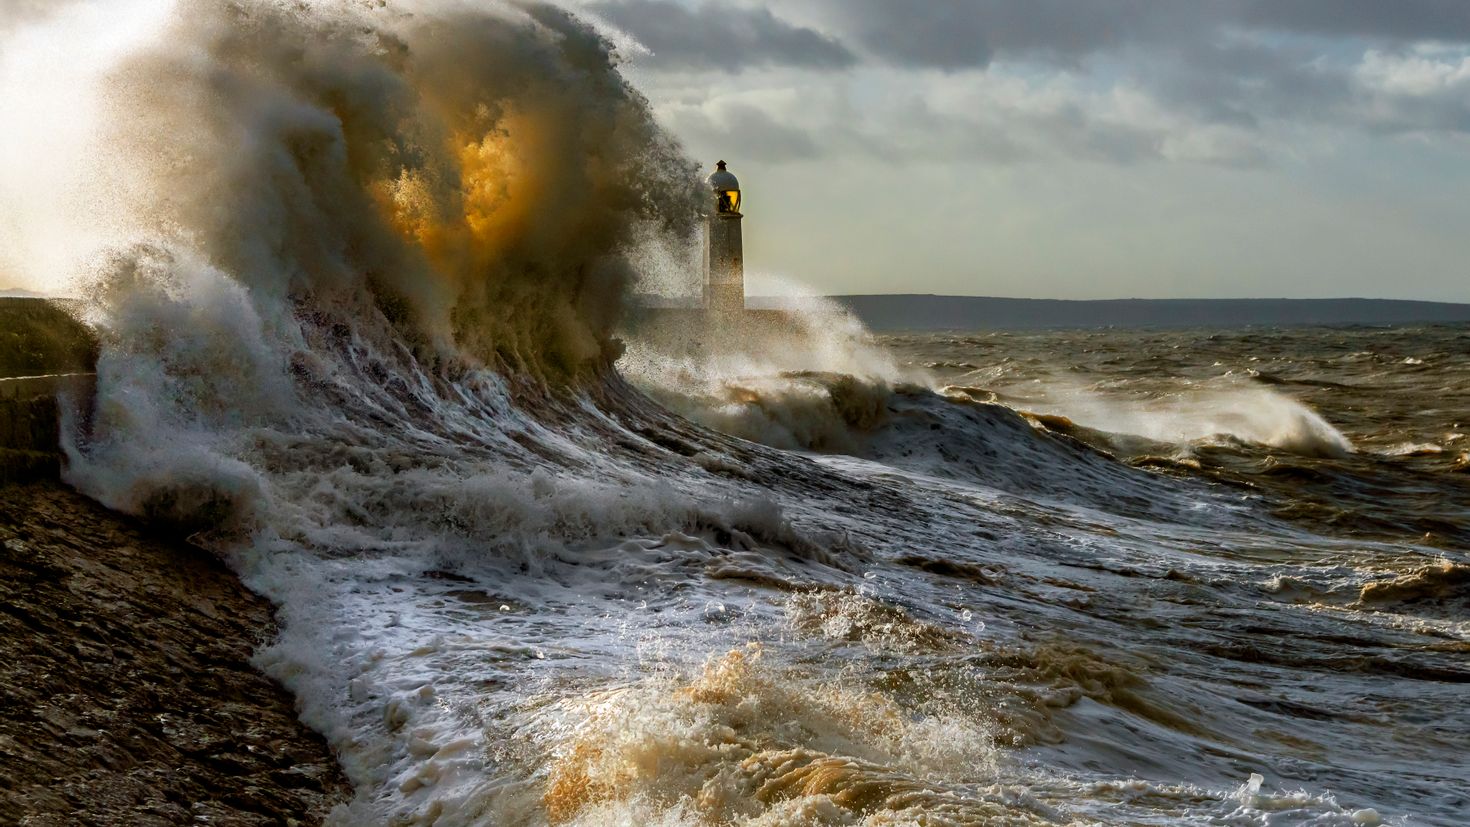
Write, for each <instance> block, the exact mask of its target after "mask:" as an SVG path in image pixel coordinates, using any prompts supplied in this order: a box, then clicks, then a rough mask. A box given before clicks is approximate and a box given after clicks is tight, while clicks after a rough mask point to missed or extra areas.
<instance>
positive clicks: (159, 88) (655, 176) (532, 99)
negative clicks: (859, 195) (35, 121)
mask: <svg viewBox="0 0 1470 827" xmlns="http://www.w3.org/2000/svg"><path fill="white" fill-rule="evenodd" d="M450 9H451V10H450V11H442V10H440V9H439V8H435V7H423V8H417V7H408V8H407V10H405V5H404V4H395V6H394V7H392V9H378V10H373V11H363V10H361V8H360V7H358V6H356V5H355V4H347V3H342V4H320V5H314V6H310V7H304V8H290V7H287V6H284V5H277V4H274V3H267V2H259V3H256V2H237V3H228V4H221V5H218V6H215V5H212V4H199V5H192V4H190V5H186V6H181V7H179V8H178V9H176V10H175V11H174V13H173V15H172V17H171V19H170V20H169V22H168V24H167V30H166V31H164V32H161V33H160V35H159V36H158V37H157V39H156V41H155V42H154V43H152V44H151V45H149V46H147V47H146V48H144V49H143V50H142V51H141V52H140V53H137V54H133V55H132V56H130V57H128V58H126V59H125V60H124V61H122V63H121V64H120V65H119V66H117V67H115V68H114V69H113V70H112V71H111V73H110V74H109V76H108V78H107V80H106V87H107V94H106V98H105V111H104V112H103V114H102V117H101V119H100V120H101V123H102V129H101V139H100V140H99V141H98V144H99V145H100V146H105V147H107V148H108V149H107V151H106V161H105V163H104V164H102V165H100V166H101V167H102V168H101V169H100V170H96V171H94V174H100V175H101V177H102V180H100V181H93V182H89V183H88V184H86V186H92V187H93V192H91V193H89V194H90V195H93V196H98V197H99V200H100V201H102V202H103V203H105V205H106V207H105V213H106V216H107V222H106V223H107V225H108V226H109V227H110V228H112V238H111V239H110V240H111V241H113V242H114V249H116V248H117V247H124V248H125V247H127V246H129V245H132V244H138V243H141V242H147V243H148V246H147V247H144V248H137V249H135V251H134V252H131V253H130V252H127V251H126V250H124V251H123V252H119V253H115V254H114V255H113V257H112V259H111V260H110V261H109V262H106V263H104V264H103V265H102V267H101V272H100V273H98V274H97V276H98V280H99V281H100V282H101V284H102V289H103V291H104V298H105V297H106V295H107V293H106V291H107V289H108V286H109V284H110V283H114V282H116V281H118V280H119V279H125V278H129V277H136V276H137V275H139V274H140V273H145V274H148V275H154V274H157V273H158V271H160V270H161V271H163V274H165V275H163V277H164V278H172V279H175V280H197V279H210V278H218V277H220V276H221V275H222V276H224V277H226V278H228V279H229V280H230V281H232V282H234V283H236V284H238V285H241V286H242V287H244V288H245V289H246V290H247V291H248V298H249V301H250V302H251V303H252V305H253V306H254V307H255V308H256V309H257V311H258V312H260V313H261V315H262V322H263V323H264V324H265V325H266V326H267V327H268V328H269V331H268V332H269V334H270V335H272V336H275V337H277V338H278V339H290V338H299V337H297V335H296V334H295V333H294V332H293V328H295V327H296V326H297V324H298V318H302V317H304V319H305V320H307V321H314V320H316V318H317V317H318V316H319V315H326V316H329V317H330V316H337V317H345V320H346V321H350V322H352V323H354V324H357V323H359V321H360V320H369V319H374V318H377V319H378V320H379V321H380V322H381V321H387V322H389V323H390V324H391V325H392V329H393V332H394V333H395V334H396V335H398V336H401V337H402V338H403V340H404V342H405V343H407V344H409V345H410V346H411V347H412V348H413V349H414V351H415V354H416V355H418V356H420V357H423V358H425V360H426V362H428V363H430V364H433V363H435V362H436V361H438V360H445V359H448V360H454V359H467V360H469V361H470V362H471V363H480V364H488V365H491V366H503V367H507V368H510V369H513V370H516V371H522V372H531V373H537V374H552V375H564V374H577V373H582V372H585V371H587V370H588V369H589V368H595V366H597V365H599V364H605V363H607V362H608V361H610V357H611V356H612V355H614V354H613V352H612V345H611V340H610V336H609V332H610V330H611V326H612V324H613V322H614V321H615V320H616V316H617V313H618V308H619V306H620V301H621V296H622V294H623V292H624V288H625V287H626V285H627V282H628V280H629V278H630V269H629V266H628V264H627V261H626V260H625V258H624V256H623V253H624V252H625V250H623V249H622V246H623V245H624V244H625V243H626V240H627V239H628V238H630V237H631V236H632V234H633V233H632V229H633V227H634V226H635V225H639V224H643V223H653V224H656V225H659V226H662V227H664V228H666V229H673V228H675V227H676V225H680V226H682V225H686V224H687V223H688V222H687V219H688V216H689V215H691V214H692V207H691V205H692V203H693V202H692V201H690V200H689V199H690V197H691V193H692V191H691V189H690V188H689V186H687V185H686V184H684V182H685V181H686V180H691V179H692V177H693V176H692V174H690V167H689V166H688V165H687V164H686V163H685V162H684V161H683V160H682V158H680V157H679V155H678V152H677V149H676V148H675V147H674V146H673V145H672V143H671V142H670V141H668V140H667V139H665V138H664V137H663V136H662V135H661V134H660V133H659V131H658V129H657V127H656V126H655V125H654V123H653V121H652V118H651V116H650V114H649V112H648V110H647V106H646V104H645V102H644V101H643V100H642V99H641V98H640V97H639V96H638V95H637V94H636V93H635V92H633V91H632V90H631V89H630V88H629V87H628V86H627V85H626V84H625V83H624V82H623V80H622V79H621V77H620V76H619V75H618V74H617V72H616V71H615V70H614V69H613V68H612V62H611V57H610V54H609V48H610V47H609V46H608V44H607V43H606V42H605V41H603V40H602V39H601V38H600V37H598V36H597V35H596V34H595V33H593V32H592V31H590V30H589V29H587V28H586V27H584V26H583V25H582V24H581V23H579V22H578V21H576V20H575V19H574V18H572V17H570V16H569V15H567V14H566V13H565V12H562V11H560V10H557V9H555V8H552V7H549V6H544V5H540V4H531V3H527V4H504V5H497V6H492V7H490V8H489V9H488V10H483V11H479V12H471V11H468V10H462V11H455V10H453V9H454V7H450ZM88 218H91V216H89V217H88ZM139 259H146V260H147V266H145V267H132V266H130V263H131V262H132V261H137V260H139ZM201 265H207V266H208V267H210V268H213V269H214V270H215V272H214V273H211V274H207V275H204V274H200V273H199V270H200V269H201ZM124 289H127V288H126V287H125V288H124ZM342 320H344V319H343V318H334V319H330V321H342ZM359 332H364V333H366V332H367V331H359ZM289 344H290V345H291V346H299V344H300V343H299V342H290V343H289Z"/></svg>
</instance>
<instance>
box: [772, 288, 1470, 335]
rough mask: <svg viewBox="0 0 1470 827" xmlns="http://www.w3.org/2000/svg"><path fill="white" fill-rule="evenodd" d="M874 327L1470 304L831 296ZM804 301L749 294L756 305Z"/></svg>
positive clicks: (1366, 313)
mask: <svg viewBox="0 0 1470 827" xmlns="http://www.w3.org/2000/svg"><path fill="white" fill-rule="evenodd" d="M826 300H827V301H831V302H834V303H836V304H838V305H840V306H842V307H845V308H847V309H848V310H849V311H850V312H851V313H852V314H853V315H854V316H856V317H857V318H858V319H860V320H862V322H863V324H865V325H866V326H867V327H868V329H869V330H873V331H878V332H882V331H895V330H992V329H993V330H1038V329H1046V328H1093V327H1243V326H1253V325H1256V326H1272V327H1279V326H1291V325H1339V324H1342V325H1346V324H1366V325H1385V324H1414V323H1444V322H1470V304H1453V303H1449V302H1427V301H1406V300H1397V299H1106V300H1083V301H1072V300H1063V299H1008V298H995V297H989V296H936V295H921V294H894V295H849V296H828V297H827V299H826ZM801 302H802V300H801V299H787V298H780V297H754V296H753V297H751V298H750V300H749V301H748V305H749V306H750V307H752V308H771V309H778V308H786V307H797V306H800V303H801Z"/></svg>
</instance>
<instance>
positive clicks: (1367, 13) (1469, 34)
mask: <svg viewBox="0 0 1470 827" xmlns="http://www.w3.org/2000/svg"><path fill="white" fill-rule="evenodd" d="M1238 20H1239V22H1240V23H1241V24H1243V25H1247V26H1258V27H1261V28H1266V29H1278V30H1284V31H1292V32H1296V33H1300V34H1312V35H1323V36H1340V37H1342V36H1345V37H1361V38H1368V39H1374V40H1442V41H1451V42H1466V41H1470V3H1467V2H1465V0H1289V2H1283V1H1282V0H1251V2H1248V3H1246V4H1245V5H1244V7H1243V8H1242V9H1240V12H1239V15H1238Z"/></svg>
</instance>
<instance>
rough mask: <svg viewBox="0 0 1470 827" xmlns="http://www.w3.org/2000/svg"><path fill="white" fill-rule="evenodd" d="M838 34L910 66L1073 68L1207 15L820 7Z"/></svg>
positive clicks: (833, 0) (1053, 8) (1152, 9)
mask: <svg viewBox="0 0 1470 827" xmlns="http://www.w3.org/2000/svg"><path fill="white" fill-rule="evenodd" d="M813 5H814V6H815V7H816V9H818V10H819V13H820V14H821V15H822V17H823V18H824V19H827V20H829V21H830V22H831V24H832V26H833V27H834V28H836V29H837V30H839V31H841V32H843V33H845V34H847V35H848V36H850V37H852V38H853V40H854V41H855V42H856V43H859V44H861V45H862V47H863V48H864V49H865V50H866V51H868V52H869V53H871V54H872V55H873V56H875V57H877V58H879V59H881V60H885V61H888V62H891V63H895V64H899V65H903V66H916V67H933V68H940V69H950V70H955V69H966V68H973V67H980V66H985V65H987V64H988V63H990V61H991V60H993V59H995V58H997V57H1002V56H1037V57H1042V58H1045V59H1051V60H1056V61H1059V62H1064V63H1070V62H1073V61H1075V60H1077V59H1078V58H1080V57H1083V56H1086V55H1089V54H1092V53H1095V52H1099V51H1105V50H1109V49H1116V48H1120V47H1122V46H1125V45H1127V44H1129V43H1132V42H1135V41H1141V40H1150V39H1160V38H1164V37H1167V36H1169V35H1171V33H1177V32H1178V31H1180V30H1182V29H1184V28H1186V27H1187V26H1188V25H1190V24H1191V23H1192V22H1195V21H1197V20H1198V19H1199V18H1200V16H1201V14H1202V11H1203V9H1204V8H1205V7H1201V6H1198V5H1197V4H1194V3H1178V2H1164V0H1103V1H1099V2H1086V3H1078V2H1074V1H1073V0H1026V2H985V0H978V1H977V0H924V2H916V3H893V2H888V0H814V3H813Z"/></svg>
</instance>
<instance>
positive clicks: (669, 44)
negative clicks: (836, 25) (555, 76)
mask: <svg viewBox="0 0 1470 827" xmlns="http://www.w3.org/2000/svg"><path fill="white" fill-rule="evenodd" d="M588 8H589V9H590V10H591V11H593V12H595V13H596V14H598V15H600V16H602V17H603V18H605V19H607V20H608V21H609V22H611V23H613V24H614V25H616V26H618V27H619V28H622V29H625V30H627V31H628V33H630V34H632V35H633V36H634V37H636V38H637V39H638V40H639V42H640V43H642V44H643V45H644V46H646V47H648V48H649V50H651V51H652V52H653V59H652V60H651V61H649V64H648V65H649V66H650V68H661V69H720V70H724V71H729V72H738V71H740V70H741V69H746V68H752V67H758V66H795V67H803V68H809V69H840V68H843V67H846V66H850V65H852V64H853V63H854V62H855V61H856V58H855V57H854V56H853V54H852V52H850V51H848V49H847V47H846V46H844V45H842V44H841V43H839V42H838V41H837V40H835V39H833V38H831V37H829V36H827V35H825V34H822V33H821V32H818V31H816V30H815V29H810V28H805V27H802V26H797V25H793V24H792V23H789V22H787V21H785V20H782V19H781V18H779V17H777V16H776V15H775V14H773V13H772V12H771V11H770V10H769V9H767V8H764V7H759V6H757V7H742V6H730V5H722V4H715V3H706V4H704V5H702V6H698V7H692V8H691V7H689V6H685V5H681V4H679V3H676V2H671V0H621V1H620V2H598V3H593V4H591V5H590V6H588Z"/></svg>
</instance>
